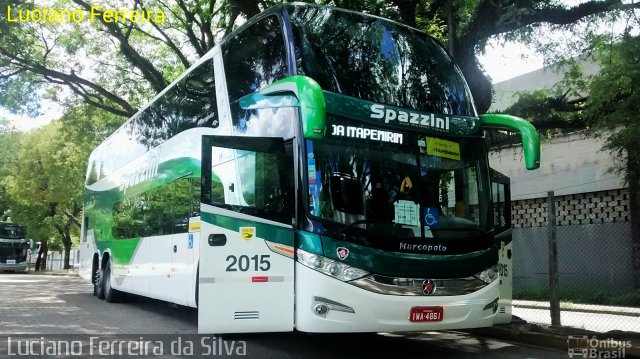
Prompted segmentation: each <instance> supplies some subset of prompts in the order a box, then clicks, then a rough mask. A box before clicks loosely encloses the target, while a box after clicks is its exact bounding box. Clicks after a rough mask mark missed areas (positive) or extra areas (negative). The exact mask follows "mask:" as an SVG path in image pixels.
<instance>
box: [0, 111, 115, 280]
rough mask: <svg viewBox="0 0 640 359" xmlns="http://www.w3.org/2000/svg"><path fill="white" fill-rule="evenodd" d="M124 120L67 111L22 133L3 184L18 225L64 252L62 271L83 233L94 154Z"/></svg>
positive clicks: (90, 112)
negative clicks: (87, 182) (84, 204)
mask: <svg viewBox="0 0 640 359" xmlns="http://www.w3.org/2000/svg"><path fill="white" fill-rule="evenodd" d="M121 122H122V119H121V118H118V117H117V116H114V115H108V114H105V113H104V112H103V111H100V110H98V109H96V108H88V107H79V108H72V109H71V110H68V111H67V113H65V115H64V116H63V118H62V119H60V120H57V121H53V122H52V123H50V124H48V125H47V126H45V127H43V128H42V129H39V130H37V131H33V132H31V133H29V134H26V135H22V136H21V138H19V139H18V138H14V140H19V141H18V142H14V143H19V146H18V149H17V150H16V151H15V152H14V153H15V160H14V161H13V162H12V163H10V164H9V166H8V168H7V172H8V175H7V176H6V177H5V178H4V180H3V181H2V184H3V185H4V186H5V187H6V190H7V192H8V194H9V197H10V199H11V210H12V214H13V216H14V221H15V222H17V223H21V224H24V225H25V226H26V227H27V230H28V233H29V234H30V236H31V237H32V238H37V239H39V240H40V241H41V242H42V243H43V246H44V245H46V244H48V246H49V247H50V248H55V247H56V246H58V244H59V243H60V244H61V247H63V248H64V254H65V257H64V268H65V269H68V268H69V253H70V250H71V246H72V244H73V242H74V238H76V239H77V238H78V234H79V230H80V221H79V217H80V213H81V211H82V197H83V193H82V191H83V188H84V175H85V170H86V163H87V159H88V157H89V153H90V151H91V150H92V149H93V148H94V147H95V146H96V145H97V143H99V142H101V141H102V140H103V139H104V138H105V137H106V136H107V135H108V134H110V133H111V132H112V131H113V130H115V128H117V126H118V125H120V124H121Z"/></svg>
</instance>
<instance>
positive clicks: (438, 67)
mask: <svg viewBox="0 0 640 359" xmlns="http://www.w3.org/2000/svg"><path fill="white" fill-rule="evenodd" d="M289 18H290V19H291V24H292V30H293V35H294V43H295V57H296V62H297V64H296V67H297V71H298V74H300V75H305V76H309V77H311V78H313V79H314V80H316V81H317V82H318V83H319V84H320V86H321V87H322V89H323V90H326V91H330V92H335V93H340V94H343V95H348V96H352V97H356V98H359V99H363V100H368V101H372V102H376V103H382V104H387V105H393V106H398V107H404V108H412V109H414V110H419V111H427V112H435V113H441V114H453V115H461V116H475V109H474V107H473V102H472V98H471V95H470V92H469V90H468V87H467V85H466V83H465V81H464V78H463V76H462V73H461V72H460V70H459V69H458V68H457V67H456V66H455V64H454V62H453V60H451V58H450V57H449V56H448V55H447V53H446V52H445V50H444V49H443V48H442V46H441V45H439V44H438V43H437V42H436V41H435V40H434V39H433V38H431V37H429V36H427V35H426V34H424V33H422V32H420V31H418V30H415V29H411V28H409V27H406V26H403V25H400V24H397V23H394V22H392V21H389V20H385V19H381V18H378V17H373V16H366V15H363V14H358V13H353V12H348V11H343V10H338V9H332V8H324V7H312V6H311V7H309V6H291V7H290V10H289Z"/></svg>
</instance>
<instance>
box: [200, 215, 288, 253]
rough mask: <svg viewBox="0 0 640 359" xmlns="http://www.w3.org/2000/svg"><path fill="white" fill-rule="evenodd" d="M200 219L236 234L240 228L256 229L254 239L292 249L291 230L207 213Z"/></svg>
mask: <svg viewBox="0 0 640 359" xmlns="http://www.w3.org/2000/svg"><path fill="white" fill-rule="evenodd" d="M200 219H201V220H202V221H204V222H207V223H209V224H212V225H214V226H218V227H222V228H224V229H228V230H230V231H234V232H238V233H239V232H240V227H256V234H255V235H256V237H259V238H262V239H266V240H268V241H271V242H275V243H280V244H284V245H287V246H292V247H293V229H292V228H285V227H280V226H276V225H272V224H266V223H261V222H256V221H252V220H248V219H240V218H233V217H228V216H223V215H220V214H213V213H207V212H204V213H202V214H201V217H200Z"/></svg>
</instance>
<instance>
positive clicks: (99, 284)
mask: <svg viewBox="0 0 640 359" xmlns="http://www.w3.org/2000/svg"><path fill="white" fill-rule="evenodd" d="M93 292H94V293H95V295H96V297H98V299H104V271H103V270H102V269H98V270H97V271H96V281H95V283H94V284H93Z"/></svg>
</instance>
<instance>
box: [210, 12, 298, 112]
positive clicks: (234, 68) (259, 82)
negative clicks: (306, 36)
mask: <svg viewBox="0 0 640 359" xmlns="http://www.w3.org/2000/svg"><path fill="white" fill-rule="evenodd" d="M222 56H223V60H224V68H225V74H226V78H227V88H228V90H229V102H233V101H234V100H236V99H238V98H240V97H242V96H244V95H247V94H250V93H252V92H255V91H256V90H257V89H259V88H261V87H263V86H265V85H268V84H270V83H272V82H274V81H276V80H279V79H281V78H283V77H286V76H287V73H288V70H287V56H286V51H285V46H284V37H283V34H282V28H281V26H280V22H279V21H278V18H276V17H275V16H269V17H267V18H265V19H262V20H260V21H259V22H257V23H255V24H253V25H251V26H249V27H248V28H246V29H244V30H242V32H240V33H239V34H238V35H236V36H234V37H233V38H231V39H230V40H228V41H227V42H225V43H224V44H223V45H222Z"/></svg>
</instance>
